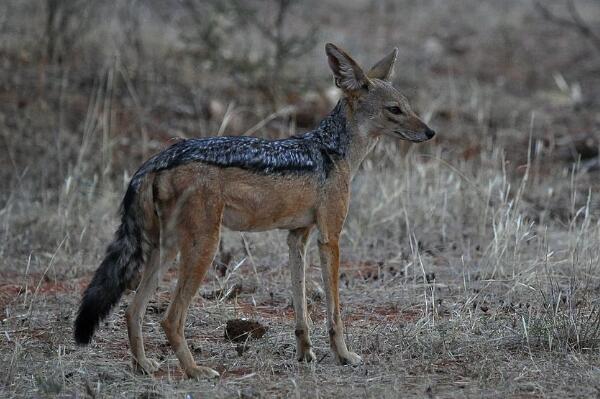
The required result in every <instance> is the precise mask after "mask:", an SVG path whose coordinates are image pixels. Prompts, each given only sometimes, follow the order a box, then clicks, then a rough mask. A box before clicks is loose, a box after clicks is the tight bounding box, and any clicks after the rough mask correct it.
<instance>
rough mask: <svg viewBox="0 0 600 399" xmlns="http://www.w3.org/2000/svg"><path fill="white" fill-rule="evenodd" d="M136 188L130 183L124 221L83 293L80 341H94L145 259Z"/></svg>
mask: <svg viewBox="0 0 600 399" xmlns="http://www.w3.org/2000/svg"><path fill="white" fill-rule="evenodd" d="M136 191H137V190H136V187H135V186H134V185H133V184H130V185H129V187H128V189H127V192H126V193H125V198H124V199H123V204H122V208H121V225H120V226H119V229H118V230H117V232H116V234H115V238H114V240H113V241H112V243H111V244H110V245H109V246H108V248H107V250H106V255H105V257H104V260H103V261H102V263H101V264H100V266H99V267H98V269H97V270H96V273H95V274H94V277H93V278H92V281H91V282H90V285H89V286H88V287H87V288H86V290H85V292H84V294H83V299H82V300H81V304H80V306H79V312H78V314H77V319H76V320H75V341H76V342H77V343H78V344H84V345H85V344H89V343H90V341H91V340H92V336H93V335H94V331H95V330H96V328H97V327H98V324H99V323H100V321H102V320H103V319H104V318H105V317H106V316H108V314H109V313H110V311H111V309H112V308H113V307H114V306H115V305H116V304H117V303H118V302H119V300H120V299H121V296H122V295H123V292H124V291H125V289H126V288H127V287H128V283H129V282H130V281H131V280H132V279H133V278H134V277H135V276H136V275H137V273H138V270H139V268H140V266H141V265H142V263H143V257H144V254H143V249H142V228H143V222H142V211H141V210H139V209H140V207H139V206H138V205H137V202H138V201H137V199H136V197H137V195H136Z"/></svg>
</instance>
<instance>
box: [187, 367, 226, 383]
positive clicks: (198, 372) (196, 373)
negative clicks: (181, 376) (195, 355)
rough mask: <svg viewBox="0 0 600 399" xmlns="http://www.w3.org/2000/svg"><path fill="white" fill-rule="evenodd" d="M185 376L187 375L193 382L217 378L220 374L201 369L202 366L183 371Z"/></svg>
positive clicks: (211, 370)
mask: <svg viewBox="0 0 600 399" xmlns="http://www.w3.org/2000/svg"><path fill="white" fill-rule="evenodd" d="M185 374H187V376H188V378H191V379H194V380H202V379H211V378H219V377H220V374H219V373H218V372H216V371H215V370H213V369H211V368H210V367H202V366H194V367H192V368H189V369H187V370H185Z"/></svg>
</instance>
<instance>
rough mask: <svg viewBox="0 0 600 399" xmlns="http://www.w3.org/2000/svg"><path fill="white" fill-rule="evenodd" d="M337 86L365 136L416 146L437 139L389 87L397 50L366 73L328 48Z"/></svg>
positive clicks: (347, 58) (397, 92)
mask: <svg viewBox="0 0 600 399" xmlns="http://www.w3.org/2000/svg"><path fill="white" fill-rule="evenodd" d="M325 51H326V52H327V58H328V61H329V67H330V68H331V70H332V71H333V76H334V78H335V84H336V86H337V87H339V88H340V89H342V91H343V93H344V96H345V97H346V99H347V101H348V104H349V106H350V108H351V111H352V113H353V118H354V120H355V121H356V123H357V125H358V129H359V131H360V132H361V133H363V134H368V135H372V136H379V135H382V134H385V135H388V136H393V137H397V138H400V139H403V140H409V141H413V142H421V141H426V140H429V139H430V138H432V137H433V136H434V135H435V132H434V131H433V130H431V129H430V128H429V126H427V125H426V124H425V122H423V121H422V120H421V119H420V118H419V117H418V116H417V115H416V114H415V113H414V112H413V110H412V109H411V107H410V104H409V103H408V100H407V99H406V97H404V96H403V95H402V94H400V92H399V91H398V90H396V88H394V86H392V84H391V83H390V81H391V77H392V73H393V70H394V63H395V62H396V55H397V54H398V49H394V50H393V51H392V52H391V53H390V54H388V55H387V56H385V57H384V58H382V59H381V60H380V61H379V62H377V63H376V64H375V65H374V66H373V67H372V68H371V69H370V70H369V71H368V72H367V73H365V72H363V70H362V68H361V67H360V66H359V65H358V64H357V63H356V61H354V60H353V59H352V58H351V57H350V56H349V55H348V54H347V53H346V52H344V51H343V50H342V49H340V48H338V47H336V46H335V45H333V44H331V43H327V45H326V46H325Z"/></svg>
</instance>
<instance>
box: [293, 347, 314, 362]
mask: <svg viewBox="0 0 600 399" xmlns="http://www.w3.org/2000/svg"><path fill="white" fill-rule="evenodd" d="M296 358H297V359H298V361H299V362H307V363H310V362H312V361H313V360H316V359H317V357H316V356H315V352H313V350H312V349H311V348H308V349H305V350H303V351H298V356H296Z"/></svg>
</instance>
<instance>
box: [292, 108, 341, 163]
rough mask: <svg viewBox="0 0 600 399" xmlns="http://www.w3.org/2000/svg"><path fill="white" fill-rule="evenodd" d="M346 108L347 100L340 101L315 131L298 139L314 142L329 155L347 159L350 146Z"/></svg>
mask: <svg viewBox="0 0 600 399" xmlns="http://www.w3.org/2000/svg"><path fill="white" fill-rule="evenodd" d="M346 107H347V104H346V101H345V100H343V99H342V100H340V101H338V103H337V104H336V106H335V108H334V109H333V110H332V111H331V112H330V113H329V115H327V116H326V117H325V118H323V120H321V122H320V123H319V126H318V127H317V128H316V129H315V130H313V131H310V132H308V133H305V134H304V135H302V136H298V138H299V139H304V140H311V141H314V142H315V143H317V144H318V145H319V146H320V147H321V150H322V151H323V152H325V153H326V154H327V155H333V156H335V157H341V158H345V157H346V156H347V155H348V147H349V144H350V135H349V132H348V122H347V118H346V112H347V109H346Z"/></svg>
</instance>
